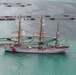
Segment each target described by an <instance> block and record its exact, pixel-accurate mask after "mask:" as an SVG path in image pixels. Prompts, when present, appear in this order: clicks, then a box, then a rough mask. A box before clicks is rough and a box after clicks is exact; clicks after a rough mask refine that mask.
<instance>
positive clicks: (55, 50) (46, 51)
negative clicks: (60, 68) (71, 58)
mask: <svg viewBox="0 0 76 75" xmlns="http://www.w3.org/2000/svg"><path fill="white" fill-rule="evenodd" d="M4 48H5V51H8V52H22V53H39V54H40V53H42V54H44V53H61V52H65V51H66V50H68V48H63V49H61V48H59V49H57V48H51V49H42V50H41V49H28V48H20V47H14V49H15V51H13V50H12V49H11V48H10V47H9V46H5V47H4Z"/></svg>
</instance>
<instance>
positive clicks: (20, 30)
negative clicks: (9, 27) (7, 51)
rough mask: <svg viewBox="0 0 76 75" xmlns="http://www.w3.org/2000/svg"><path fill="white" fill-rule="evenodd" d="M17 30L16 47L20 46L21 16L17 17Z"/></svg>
mask: <svg viewBox="0 0 76 75" xmlns="http://www.w3.org/2000/svg"><path fill="white" fill-rule="evenodd" d="M18 23H19V29H18V44H17V45H18V46H20V37H21V15H20V17H19V22H18Z"/></svg>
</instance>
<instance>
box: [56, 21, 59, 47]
mask: <svg viewBox="0 0 76 75" xmlns="http://www.w3.org/2000/svg"><path fill="white" fill-rule="evenodd" d="M58 38H59V22H58V25H57V32H56V42H55V47H57V46H58Z"/></svg>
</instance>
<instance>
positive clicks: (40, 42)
mask: <svg viewBox="0 0 76 75" xmlns="http://www.w3.org/2000/svg"><path fill="white" fill-rule="evenodd" d="M42 24H43V16H41V20H40V32H39V42H38V47H39V48H40V47H41V44H43V42H42V34H43V30H42Z"/></svg>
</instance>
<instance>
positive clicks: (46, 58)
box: [0, 0, 76, 75]
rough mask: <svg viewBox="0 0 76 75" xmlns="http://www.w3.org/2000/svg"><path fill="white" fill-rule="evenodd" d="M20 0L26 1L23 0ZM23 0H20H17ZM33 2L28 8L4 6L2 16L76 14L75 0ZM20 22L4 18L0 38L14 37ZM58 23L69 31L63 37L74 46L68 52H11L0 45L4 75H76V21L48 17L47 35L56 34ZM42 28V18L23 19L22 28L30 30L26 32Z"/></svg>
mask: <svg viewBox="0 0 76 75" xmlns="http://www.w3.org/2000/svg"><path fill="white" fill-rule="evenodd" d="M20 1H22V2H25V1H23V0H20ZM20 1H19V0H16V2H20ZM1 2H10V0H7V1H6V0H2V1H1ZM11 2H13V0H11ZM30 2H31V3H32V4H33V6H31V7H26V8H19V7H12V8H7V7H4V6H1V7H0V15H19V14H22V15H26V14H32V15H34V14H35V15H41V14H50V15H52V16H53V15H54V16H60V17H62V15H64V14H71V17H72V16H74V17H76V16H75V14H76V3H75V2H74V0H67V1H64V2H61V1H58V2H51V1H50V0H49V1H42V0H41V2H39V1H38V2H36V1H34V0H31V1H30ZM28 8H29V9H28ZM8 10H9V11H8ZM4 11H6V12H4ZM16 22H17V21H0V37H1V38H2V37H12V36H13V35H12V34H11V33H12V32H13V31H14V30H17V29H18V26H17V25H15V23H16ZM58 22H59V24H60V32H61V33H62V32H64V33H65V35H61V36H60V37H62V38H66V37H67V38H68V43H69V46H70V49H69V50H67V51H66V53H65V54H25V53H9V52H5V50H4V48H3V47H0V75H76V33H75V32H76V20H74V21H71V20H56V21H49V20H47V21H45V26H44V30H45V31H46V33H47V34H46V35H48V36H55V32H56V26H57V24H58ZM38 27H39V20H37V21H23V25H22V29H24V30H25V31H26V34H27V33H30V34H32V33H33V32H35V31H36V30H38ZM0 41H1V40H0ZM1 42H3V41H1Z"/></svg>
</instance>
